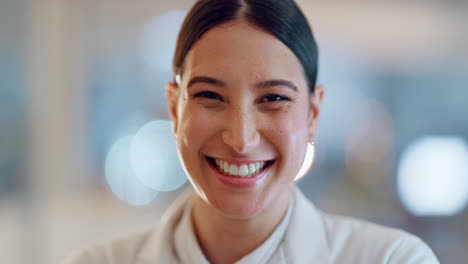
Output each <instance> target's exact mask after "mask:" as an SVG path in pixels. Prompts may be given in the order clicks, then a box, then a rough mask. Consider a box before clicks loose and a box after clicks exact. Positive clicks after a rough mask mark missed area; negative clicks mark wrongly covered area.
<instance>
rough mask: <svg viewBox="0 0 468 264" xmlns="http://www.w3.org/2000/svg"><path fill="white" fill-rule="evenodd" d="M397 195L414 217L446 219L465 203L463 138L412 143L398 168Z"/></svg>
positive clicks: (467, 177) (467, 157)
mask: <svg viewBox="0 0 468 264" xmlns="http://www.w3.org/2000/svg"><path fill="white" fill-rule="evenodd" d="M398 192H399V195H400V198H401V201H402V202H403V204H404V206H405V207H406V208H407V209H408V210H409V211H410V212H411V213H413V214H414V215H419V216H449V215H453V214H456V213H458V212H460V211H461V210H463V208H464V206H465V205H466V202H467V200H468V147H467V145H466V143H465V142H464V141H463V139H461V138H458V137H448V136H428V137H424V138H421V139H419V140H417V141H416V142H414V143H413V144H411V145H410V146H409V147H408V148H407V149H406V151H405V152H404V153H403V154H402V157H401V160H400V164H399V168H398Z"/></svg>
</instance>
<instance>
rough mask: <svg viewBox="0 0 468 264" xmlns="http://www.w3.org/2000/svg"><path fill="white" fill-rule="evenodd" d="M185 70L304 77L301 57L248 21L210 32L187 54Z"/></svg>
mask: <svg viewBox="0 0 468 264" xmlns="http://www.w3.org/2000/svg"><path fill="white" fill-rule="evenodd" d="M184 72H185V73H191V74H215V75H219V76H218V77H222V76H226V75H242V76H243V77H246V76H247V75H251V76H254V77H258V78H261V77H265V78H267V77H277V75H280V76H289V77H293V78H294V77H298V76H302V77H303V70H302V66H301V64H300V62H299V60H298V59H297V57H296V56H295V55H294V53H293V52H292V51H291V50H290V49H289V48H288V47H287V46H286V45H285V44H283V43H282V42H281V41H280V40H278V39H277V38H275V37H274V36H273V35H271V34H269V33H266V32H265V31H263V30H261V29H259V28H257V27H255V26H252V25H251V24H249V23H247V22H244V21H240V22H234V23H229V24H224V25H221V26H217V27H215V28H213V29H211V30H209V31H208V32H206V33H205V34H204V35H203V36H202V38H200V40H198V41H197V43H195V45H194V46H193V47H192V49H191V50H190V52H189V53H188V54H187V57H186V59H185V63H184ZM262 75H265V76H262ZM272 75H273V76H272Z"/></svg>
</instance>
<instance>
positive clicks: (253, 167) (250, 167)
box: [249, 163, 257, 175]
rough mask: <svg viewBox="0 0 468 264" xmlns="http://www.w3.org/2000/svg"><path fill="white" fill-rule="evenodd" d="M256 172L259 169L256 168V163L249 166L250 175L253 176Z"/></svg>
mask: <svg viewBox="0 0 468 264" xmlns="http://www.w3.org/2000/svg"><path fill="white" fill-rule="evenodd" d="M255 172H257V167H256V166H255V164H254V163H250V164H249V175H253V174H254V173H255Z"/></svg>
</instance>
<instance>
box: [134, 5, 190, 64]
mask: <svg viewBox="0 0 468 264" xmlns="http://www.w3.org/2000/svg"><path fill="white" fill-rule="evenodd" d="M186 14H187V12H186V11H181V10H173V11H169V12H166V13H163V14H161V15H159V16H157V17H155V18H154V19H153V20H151V21H150V22H149V23H148V24H147V25H146V26H145V27H144V29H143V33H142V38H141V42H140V47H141V48H140V58H141V59H142V60H143V62H144V63H145V64H146V65H147V66H148V67H149V68H150V69H152V70H154V71H156V72H163V73H166V72H171V65H172V56H173V55H174V52H175V47H176V42H177V35H178V33H179V31H180V27H181V26H182V22H183V21H184V18H185V15H186Z"/></svg>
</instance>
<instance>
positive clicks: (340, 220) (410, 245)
mask: <svg viewBox="0 0 468 264" xmlns="http://www.w3.org/2000/svg"><path fill="white" fill-rule="evenodd" d="M291 193H292V196H293V197H292V200H291V201H293V202H290V206H289V209H288V213H287V214H286V216H285V217H284V218H283V220H282V222H281V223H280V224H279V226H278V227H277V229H276V230H275V231H274V232H273V233H272V235H270V237H269V238H268V239H267V240H266V241H265V243H264V244H262V245H261V246H260V247H259V248H257V249H256V250H254V251H253V252H251V253H250V254H249V255H247V256H245V257H243V258H242V259H241V260H239V261H238V262H236V264H248V263H255V264H259V263H268V264H273V263H274V264H280V263H284V264H286V263H287V264H306V263H307V264H310V263H320V264H322V263H323V264H326V263H336V264H354V263H356V264H360V263H362V264H367V263H372V264H380V263H381V264H384V263H385V264H438V263H439V262H438V261H437V258H436V257H435V256H434V254H433V253H432V251H431V249H430V248H429V247H428V246H427V245H426V244H425V243H424V242H423V241H421V240H420V239H419V238H417V237H415V236H413V235H411V234H409V233H406V232H404V231H401V230H397V229H391V228H386V227H382V226H378V225H375V224H372V223H368V222H364V221H360V220H356V219H352V218H346V217H340V216H333V215H329V214H326V213H323V212H321V211H320V210H318V209H316V208H315V207H314V206H313V204H312V203H311V202H310V201H309V200H307V199H306V198H305V197H304V195H303V194H302V193H301V192H300V190H299V189H298V188H293V190H292V192H291ZM193 195H195V194H194V193H193V192H192V191H190V192H187V193H186V194H184V195H182V196H181V197H180V198H179V199H178V200H176V201H175V202H174V203H173V204H172V205H171V206H170V208H169V209H168V210H167V212H166V213H165V214H164V216H163V217H162V219H161V221H160V223H159V224H158V225H157V226H156V227H155V228H153V229H151V230H148V231H146V232H144V233H142V234H137V235H135V236H133V237H128V238H125V239H121V240H117V241H113V242H110V243H106V244H103V245H100V246H94V247H91V248H88V249H85V250H82V251H80V253H78V254H76V255H75V256H73V257H71V258H69V259H68V260H67V261H66V262H65V263H66V264H85V263H86V264H129V263H132V264H155V263H171V264H172V263H197V264H198V263H202V264H204V263H208V261H207V260H206V258H205V257H204V255H203V253H202V251H201V249H200V247H199V245H198V243H197V240H196V237H195V234H194V232H193V227H192V224H191V221H190V216H189V210H190V206H188V204H189V202H190V200H191V198H192V197H193Z"/></svg>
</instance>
